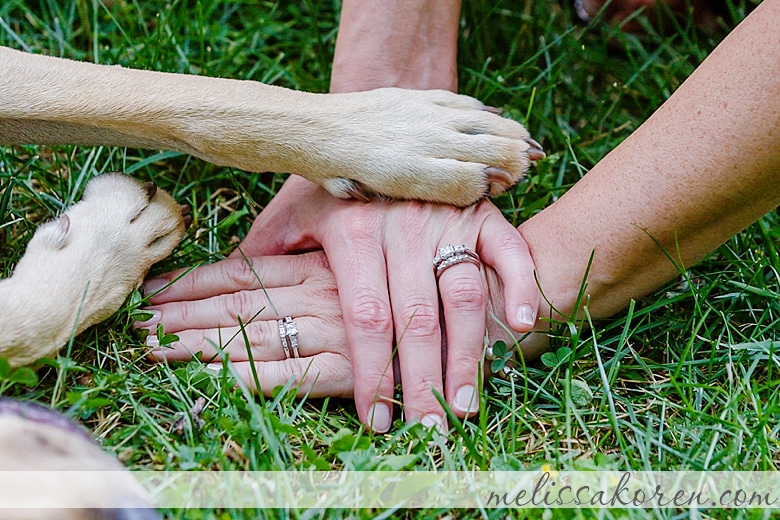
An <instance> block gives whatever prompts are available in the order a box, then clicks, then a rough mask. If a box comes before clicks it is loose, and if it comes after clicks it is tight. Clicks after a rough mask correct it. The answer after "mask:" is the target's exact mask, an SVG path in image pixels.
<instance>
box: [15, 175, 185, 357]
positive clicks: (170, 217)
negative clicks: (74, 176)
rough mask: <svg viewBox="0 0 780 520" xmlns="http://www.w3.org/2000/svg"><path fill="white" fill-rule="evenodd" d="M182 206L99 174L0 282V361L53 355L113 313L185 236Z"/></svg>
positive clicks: (150, 188) (122, 177)
mask: <svg viewBox="0 0 780 520" xmlns="http://www.w3.org/2000/svg"><path fill="white" fill-rule="evenodd" d="M188 218H189V217H186V218H185V217H182V207H181V206H179V205H178V204H176V201H174V200H173V198H172V197H171V196H170V195H168V194H167V193H165V192H163V191H162V190H157V189H156V188H155V187H154V185H152V184H149V185H142V184H139V183H138V182H136V181H134V180H133V179H131V178H130V177H127V176H125V175H122V174H118V173H113V174H105V175H101V176H99V177H96V178H94V179H93V180H91V181H90V182H89V184H88V185H87V188H86V191H85V193H84V199H83V200H82V201H81V202H79V203H78V204H76V205H74V206H73V207H71V208H70V209H69V210H68V211H66V212H65V213H64V214H63V215H62V216H61V217H60V218H59V219H57V220H54V221H52V222H49V223H47V224H44V225H42V226H41V227H40V228H39V229H38V230H37V231H36V233H35V235H34V236H33V238H32V240H30V243H29V244H28V245H27V251H26V253H25V255H24V257H22V259H21V260H20V261H19V264H18V265H17V266H16V269H15V270H14V273H13V276H11V278H9V279H7V280H3V281H0V331H2V333H1V334H0V357H4V358H6V359H8V361H9V362H10V363H11V365H12V366H19V365H24V364H28V363H31V362H33V361H35V360H36V359H38V358H40V357H44V356H50V355H52V354H54V353H56V352H57V351H58V350H59V349H60V348H61V347H62V346H63V345H64V344H65V343H66V342H67V341H68V339H69V338H70V337H71V335H72V334H78V333H80V332H81V331H83V330H84V329H86V328H87V327H89V326H91V325H94V324H96V323H98V322H100V321H102V320H104V319H106V318H107V317H108V316H110V315H111V314H113V313H114V312H116V311H117V310H118V309H119V307H120V306H121V305H122V303H123V302H124V300H125V298H127V295H128V294H129V293H130V292H131V291H132V290H133V289H135V288H136V287H138V286H139V285H140V283H141V281H142V280H143V278H144V276H145V275H146V273H147V272H148V270H149V268H150V267H151V266H152V264H154V263H155V262H159V261H160V260H162V259H163V258H165V257H166V256H168V255H169V254H171V251H173V248H174V247H175V246H176V244H178V243H179V241H180V240H181V238H182V236H183V235H184V229H185V219H188Z"/></svg>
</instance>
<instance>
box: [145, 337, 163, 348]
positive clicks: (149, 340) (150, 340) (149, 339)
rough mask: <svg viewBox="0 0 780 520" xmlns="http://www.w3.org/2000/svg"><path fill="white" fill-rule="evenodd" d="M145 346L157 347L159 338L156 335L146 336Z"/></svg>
mask: <svg viewBox="0 0 780 520" xmlns="http://www.w3.org/2000/svg"><path fill="white" fill-rule="evenodd" d="M144 343H145V344H146V346H147V347H152V348H157V347H159V346H160V340H159V339H157V336H146V341H145V342H144Z"/></svg>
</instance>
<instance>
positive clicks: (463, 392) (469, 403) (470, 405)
mask: <svg viewBox="0 0 780 520" xmlns="http://www.w3.org/2000/svg"><path fill="white" fill-rule="evenodd" d="M478 397H479V396H477V391H476V390H475V389H474V387H473V386H471V385H464V386H461V387H460V388H459V389H458V391H457V392H455V399H454V400H453V402H452V407H453V408H456V409H457V410H460V411H461V412H465V413H474V412H476V411H477V410H479V399H478Z"/></svg>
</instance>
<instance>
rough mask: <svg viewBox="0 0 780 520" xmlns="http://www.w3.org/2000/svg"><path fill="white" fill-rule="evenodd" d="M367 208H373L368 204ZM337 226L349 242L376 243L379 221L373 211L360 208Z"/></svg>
mask: <svg viewBox="0 0 780 520" xmlns="http://www.w3.org/2000/svg"><path fill="white" fill-rule="evenodd" d="M366 206H371V205H370V204H366ZM340 224H341V225H340V226H337V227H338V228H339V229H340V230H341V232H340V234H341V236H342V237H343V238H346V239H347V240H355V239H365V240H371V241H376V236H377V232H376V228H377V219H376V216H375V214H374V211H373V210H366V209H363V208H358V209H356V210H354V211H352V212H350V214H349V218H346V219H343V220H342V221H341V223H340Z"/></svg>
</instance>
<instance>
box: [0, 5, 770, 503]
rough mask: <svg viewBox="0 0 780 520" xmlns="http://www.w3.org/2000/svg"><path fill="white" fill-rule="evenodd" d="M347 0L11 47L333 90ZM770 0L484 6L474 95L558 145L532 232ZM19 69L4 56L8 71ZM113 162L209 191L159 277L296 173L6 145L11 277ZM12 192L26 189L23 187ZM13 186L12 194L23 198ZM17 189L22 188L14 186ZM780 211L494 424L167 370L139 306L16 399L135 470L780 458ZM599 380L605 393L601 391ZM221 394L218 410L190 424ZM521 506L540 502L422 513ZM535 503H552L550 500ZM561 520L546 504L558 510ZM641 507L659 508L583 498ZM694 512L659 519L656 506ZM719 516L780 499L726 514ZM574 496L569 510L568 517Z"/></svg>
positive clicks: (149, 20)
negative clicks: (368, 409)
mask: <svg viewBox="0 0 780 520" xmlns="http://www.w3.org/2000/svg"><path fill="white" fill-rule="evenodd" d="M338 4H339V3H338V2H313V1H296V2H279V3H274V2H262V1H256V2H226V1H217V0H204V1H200V2H181V1H175V0H174V1H167V2H162V1H159V0H147V1H144V2H140V1H126V0H114V1H110V2H100V1H99V0H92V1H86V0H79V1H75V2H57V1H54V0H39V1H29V2H23V1H20V0H5V1H4V2H2V4H0V44H2V45H7V46H10V47H14V48H19V49H25V50H29V51H32V52H45V53H47V54H53V55H58V56H64V57H69V58H75V59H82V60H90V61H98V62H100V63H118V64H122V65H126V66H132V67H140V68H149V69H155V70H164V71H172V72H182V73H192V74H204V75H211V76H224V77H232V78H241V79H252V80H258V81H264V82H269V83H274V84H277V85H282V86H285V87H291V88H295V89H303V90H312V91H319V92H323V91H326V90H327V86H328V78H329V67H330V61H331V58H332V49H333V44H334V41H335V34H336V27H337V24H336V20H337V13H338ZM752 6H753V2H750V1H747V0H738V1H733V2H732V1H731V0H729V2H728V7H729V15H728V16H727V19H726V20H724V27H723V29H722V30H720V31H716V32H714V33H704V32H701V31H699V30H697V29H696V28H695V27H693V26H692V24H691V23H690V22H688V21H686V20H685V19H678V20H676V21H674V22H668V23H667V24H666V26H665V28H664V29H665V31H664V34H665V36H663V37H662V36H659V34H657V33H655V32H652V31H651V33H650V34H648V35H645V36H643V37H641V38H637V37H634V36H628V35H625V34H622V33H621V32H620V31H618V30H616V29H614V28H610V27H608V26H605V25H603V24H598V23H593V24H590V25H585V24H582V23H579V22H578V21H577V20H576V18H575V16H574V12H573V8H572V6H571V5H570V4H569V3H558V2H553V1H541V2H539V1H537V2H530V1H523V2H517V1H515V2H511V1H509V0H496V1H491V2H487V1H485V2H482V1H468V0H466V1H465V5H464V9H463V30H462V36H461V44H460V77H459V81H460V86H461V91H462V92H463V93H465V94H469V95H474V96H476V97H478V98H480V99H481V100H483V101H484V102H486V103H487V104H489V105H493V106H498V107H502V109H503V110H504V114H505V115H507V116H509V117H512V118H515V119H517V120H519V121H522V122H524V123H526V124H527V126H528V127H529V129H530V130H531V133H532V135H534V137H536V138H537V139H538V140H540V141H541V142H542V143H543V144H544V146H545V149H546V150H547V152H548V158H547V159H546V160H544V161H542V162H540V163H539V164H538V165H537V167H536V168H535V169H534V170H532V171H531V172H530V174H529V176H528V178H527V179H526V180H525V181H524V182H523V183H521V184H520V185H519V186H518V187H517V188H516V189H515V190H514V191H513V192H512V193H510V194H507V195H503V196H501V197H499V198H497V199H496V202H497V204H499V205H500V207H502V208H503V209H504V210H505V213H506V216H507V218H508V219H510V220H511V221H513V222H515V223H519V222H520V221H521V220H522V219H525V218H528V217H529V216H530V215H532V214H534V213H536V212H538V211H540V210H541V209H542V208H543V207H545V206H546V205H548V204H550V203H551V202H553V201H554V200H555V199H556V198H557V197H559V196H560V195H561V194H562V193H564V192H565V191H566V189H567V188H568V187H569V186H571V185H572V184H573V183H574V182H576V181H577V180H578V179H579V178H580V177H581V176H582V175H584V174H585V172H586V171H587V169H588V168H589V167H591V166H592V165H593V164H595V162H596V161H598V160H599V158H601V157H603V156H604V155H605V154H606V153H607V152H608V151H609V150H611V149H612V148H613V147H614V146H616V145H617V144H618V143H619V142H620V141H621V140H623V139H624V138H625V137H626V136H628V135H629V134H630V133H631V131H632V130H634V129H635V128H637V127H638V125H639V124H640V123H641V122H642V121H643V120H645V119H646V118H647V117H648V116H649V115H650V114H651V113H652V111H653V110H654V109H655V108H656V107H658V106H659V105H660V104H661V103H662V102H663V101H664V100H665V99H666V98H667V97H668V96H669V95H670V94H671V93H672V92H673V91H674V89H675V88H676V87H677V86H678V85H679V84H680V83H681V82H682V81H683V80H684V79H685V78H686V77H687V75H688V74H690V72H691V71H692V70H693V69H694V68H695V66H696V65H697V64H698V63H700V61H701V60H702V59H703V58H704V57H705V56H706V55H707V54H708V53H709V52H710V51H711V50H712V48H713V47H714V46H715V45H716V44H717V42H718V41H719V39H720V38H722V37H723V36H724V35H725V33H726V30H727V27H730V26H733V25H734V24H735V23H736V22H737V21H739V20H740V19H742V18H743V17H744V15H745V13H746V11H748V10H749V9H750V8H751V7H752ZM0 73H2V71H0ZM111 170H125V171H132V172H133V173H134V175H135V176H136V177H138V178H141V179H150V180H154V181H155V182H156V183H157V184H158V185H160V186H161V187H162V188H165V189H167V190H169V191H170V192H171V193H172V194H173V195H174V196H175V197H176V198H177V199H178V200H179V202H181V203H187V204H190V205H192V207H193V213H194V215H195V225H194V226H193V227H192V229H191V230H190V231H189V232H188V234H187V237H186V238H185V240H184V242H183V244H182V246H181V247H180V248H179V249H178V250H177V251H176V252H175V253H174V255H173V257H172V258H170V259H169V260H166V261H165V262H163V263H162V264H161V265H159V266H157V267H156V268H155V271H154V272H164V271H168V270H170V269H172V268H174V267H178V266H184V265H193V264H196V263H207V262H213V261H216V260H219V259H221V258H223V257H224V256H225V255H226V254H228V253H229V252H230V251H231V249H232V248H233V247H234V246H235V245H236V244H237V243H238V241H240V239H241V238H242V237H243V236H245V235H246V233H247V231H248V229H249V226H250V224H251V222H252V219H253V217H254V216H256V215H257V213H258V212H259V211H261V210H262V208H263V206H264V205H265V204H266V203H267V202H268V201H269V200H270V198H271V197H272V195H273V194H274V193H275V192H276V191H277V190H278V188H279V186H280V185H281V183H282V182H283V178H282V177H281V176H276V175H273V174H263V175H254V174H247V173H245V172H242V171H238V170H233V169H226V168H219V167H216V166H213V165H209V164H206V163H203V162H202V161H200V160H197V159H193V158H191V157H187V156H184V155H180V154H170V153H158V152H154V151H141V150H132V149H114V148H83V147H34V146H17V147H4V148H3V147H0V273H1V274H2V275H3V276H7V275H8V274H10V272H11V271H12V269H13V266H14V265H15V263H16V261H17V260H18V259H19V257H20V256H21V254H22V252H23V250H24V245H25V244H26V243H27V240H28V239H29V238H30V237H31V236H32V233H33V232H34V229H35V226H36V225H38V224H40V223H41V222H43V221H45V220H46V219H47V218H50V217H51V216H52V215H55V214H56V213H57V212H59V211H61V210H62V209H63V208H64V207H66V206H67V205H68V204H70V203H71V202H72V201H74V200H77V198H78V196H79V195H80V193H81V190H82V189H83V187H84V184H85V182H86V180H87V179H88V178H90V177H92V176H93V175H96V174H97V173H100V172H103V171H111ZM9 189H10V192H9ZM9 193H10V198H9V197H8V196H7V195H8V194H9ZM3 194H5V195H6V197H4V196H3ZM779 220H780V219H778V215H777V213H776V212H774V213H772V214H769V215H767V216H766V217H764V218H763V219H762V220H761V221H760V222H758V223H756V224H755V225H753V226H751V227H750V228H749V229H747V230H746V231H745V232H743V233H741V234H739V235H737V236H736V237H734V238H732V239H731V240H729V241H728V242H727V243H726V244H725V245H724V246H722V247H721V248H720V249H719V250H718V251H716V252H715V253H713V254H712V255H710V256H709V257H708V258H707V259H706V260H705V261H703V262H702V263H701V264H699V265H698V266H695V267H690V266H685V269H683V270H682V271H683V273H684V275H682V276H680V278H679V279H678V280H676V281H674V282H672V283H670V284H669V285H668V286H667V287H664V288H662V289H660V290H659V291H657V292H655V293H654V294H652V295H651V296H649V297H647V298H645V299H643V300H642V301H639V302H636V303H635V304H634V305H632V306H631V308H630V309H628V310H626V311H624V312H623V313H621V314H619V315H618V316H615V317H614V318H613V319H610V320H605V321H602V322H597V323H594V324H592V327H590V328H589V327H583V326H582V324H564V325H563V326H562V327H561V328H560V330H559V333H556V336H555V338H554V339H553V341H552V345H551V351H552V354H551V355H548V356H546V357H545V358H544V359H543V360H541V361H535V362H533V363H530V364H528V365H526V366H525V368H524V369H522V370H519V371H517V373H516V378H515V379H514V380H510V381H503V380H491V381H489V382H488V383H487V384H486V390H487V391H486V394H485V396H484V398H483V406H481V408H480V414H479V416H478V417H477V418H476V419H475V420H473V421H469V422H467V423H465V424H463V425H462V430H463V434H459V435H454V436H452V437H451V438H449V439H448V440H447V442H446V443H445V442H442V441H441V440H436V439H432V437H431V433H430V432H427V431H424V430H423V429H422V428H421V427H419V426H406V425H404V424H402V423H401V422H400V421H396V424H395V427H394V428H393V429H392V430H391V432H390V433H388V434H386V435H373V434H371V433H368V432H366V431H364V430H363V429H362V428H361V427H360V424H359V422H358V420H357V416H356V414H355V411H354V408H353V406H352V404H351V403H350V402H348V401H345V400H335V399H326V400H308V401H301V400H296V399H294V398H292V397H291V396H290V395H289V394H287V393H285V392H280V393H279V395H278V396H277V397H276V398H275V399H259V398H253V397H251V396H249V395H247V394H246V393H245V392H244V391H242V390H241V389H240V388H234V387H233V386H232V384H231V383H230V381H229V380H226V379H225V378H219V377H214V376H212V375H210V374H208V373H206V372H205V371H204V370H203V369H202V366H201V365H200V364H199V363H197V362H192V363H189V364H185V365H176V366H171V367H168V366H165V365H152V364H149V363H147V362H146V361H145V360H144V359H143V354H144V352H145V348H144V347H143V343H142V341H141V340H140V339H139V338H137V337H135V336H134V335H133V333H132V332H131V330H130V323H132V321H133V317H132V309H133V305H132V304H128V306H127V307H126V308H125V309H123V310H122V311H121V312H119V313H118V314H117V315H116V316H114V317H113V318H111V319H110V320H108V321H107V322H105V323H103V324H101V325H99V326H97V327H94V328H92V329H90V330H89V331H87V332H86V333H84V334H83V335H81V336H80V337H78V338H76V339H75V340H74V341H73V343H72V345H69V346H68V348H67V349H66V350H64V351H63V352H62V353H61V356H60V357H59V358H57V359H56V360H55V361H53V362H52V363H51V366H46V367H44V368H42V369H40V370H39V371H38V372H37V375H36V374H34V373H32V372H31V371H29V370H22V371H19V372H17V373H15V374H10V375H9V374H5V375H3V372H2V371H1V370H0V375H2V377H0V393H1V394H3V395H10V396H17V397H24V398H29V399H34V400H36V401H39V402H41V403H43V404H46V405H49V406H52V407H54V408H56V409H59V410H61V411H63V412H64V413H66V414H67V415H69V416H71V417H73V418H75V419H77V420H79V421H80V422H82V423H83V424H85V425H86V426H87V427H89V428H90V429H91V430H92V431H93V432H94V434H95V435H96V437H98V438H99V439H100V440H101V441H102V444H103V446H104V448H105V449H106V450H107V451H109V452H112V453H114V454H116V455H117V456H118V457H119V458H120V459H121V460H122V461H123V462H124V463H125V464H126V465H127V466H128V467H130V468H133V469H171V470H213V469H223V470H227V469H251V470H276V469H306V468H318V469H355V470H358V469H359V470H370V469H381V468H393V469H449V470H471V469H481V470H489V469H492V470H508V469H511V470H515V469H517V470H520V469H538V468H540V467H542V466H543V465H545V464H546V465H550V466H551V467H553V468H556V469H578V468H579V469H589V468H596V469H634V470H649V469H689V470H721V471H729V470H774V469H775V468H777V467H778V460H779V459H780V455H779V454H778V452H779V451H780V444H779V443H778V440H777V437H778V429H780V424H779V421H778V419H779V418H780V398H779V397H778V391H777V390H776V388H777V387H776V386H775V383H776V382H777V380H776V378H777V377H778V376H777V371H778V368H779V367H778V357H777V356H776V354H775V352H774V351H775V350H776V349H777V348H778V346H780V323H779V322H778V320H779V319H780V283H779V281H778V273H779V272H780V257H779V256H778V252H777V248H778V240H779V238H780V222H779ZM583 388H587V390H586V391H584V392H583V391H582V389H583ZM199 397H203V398H205V400H206V408H205V410H204V411H203V413H202V418H203V419H204V421H205V423H204V425H203V426H202V427H201V428H200V429H197V428H193V426H192V424H191V423H185V426H184V428H183V429H182V430H181V431H176V430H175V429H174V428H172V423H173V422H174V421H175V420H176V419H177V418H180V417H184V416H186V415H187V411H188V410H189V409H190V408H191V406H192V405H193V403H194V402H195V401H196V400H197V399H198V398H199ZM168 514H169V515H170V517H171V518H179V517H181V518H255V517H265V516H268V517H274V518H275V517H287V516H293V517H297V516H301V515H302V516H307V517H308V516H335V517H346V516H355V517H361V518H363V517H366V518H370V517H374V516H375V515H376V514H377V512H376V511H338V510H329V511H325V512H322V511H320V512H308V513H303V512H296V511H291V512H290V511H260V512H258V511H251V512H247V511H194V510H188V511H169V512H168ZM396 514H398V515H404V516H409V517H418V516H419V517H423V518H428V517H442V516H444V515H446V514H453V515H454V516H457V517H467V518H470V517H480V516H487V517H490V518H504V517H505V516H506V515H510V516H517V517H522V516H523V513H522V512H516V511H501V510H489V511H487V512H479V511H457V512H447V511H437V510H423V511H404V512H401V511H399V512H396ZM532 514H533V515H535V514H536V513H532ZM539 514H540V515H541V513H539ZM574 514H575V515H576V516H590V515H591V514H595V515H596V516H599V517H605V518H611V517H613V516H614V517H638V518H645V517H646V515H647V513H645V512H641V511H640V512H638V511H607V510H602V511H598V512H588V511H581V512H575V513H574ZM689 514H690V515H694V516H695V512H686V511H666V512H655V513H653V516H657V517H672V516H675V517H676V516H683V517H684V516H687V515H689ZM704 514H705V515H711V516H715V517H721V516H729V517H731V516H737V517H753V516H761V513H760V512H754V513H751V512H744V511H740V512H734V511H731V512H728V511H726V512H723V511H721V512H718V511H712V512H706V513H704ZM570 515H572V512H571V511H564V510H558V511H553V512H552V515H551V517H559V516H560V517H562V518H568V517H569V516H570Z"/></svg>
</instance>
